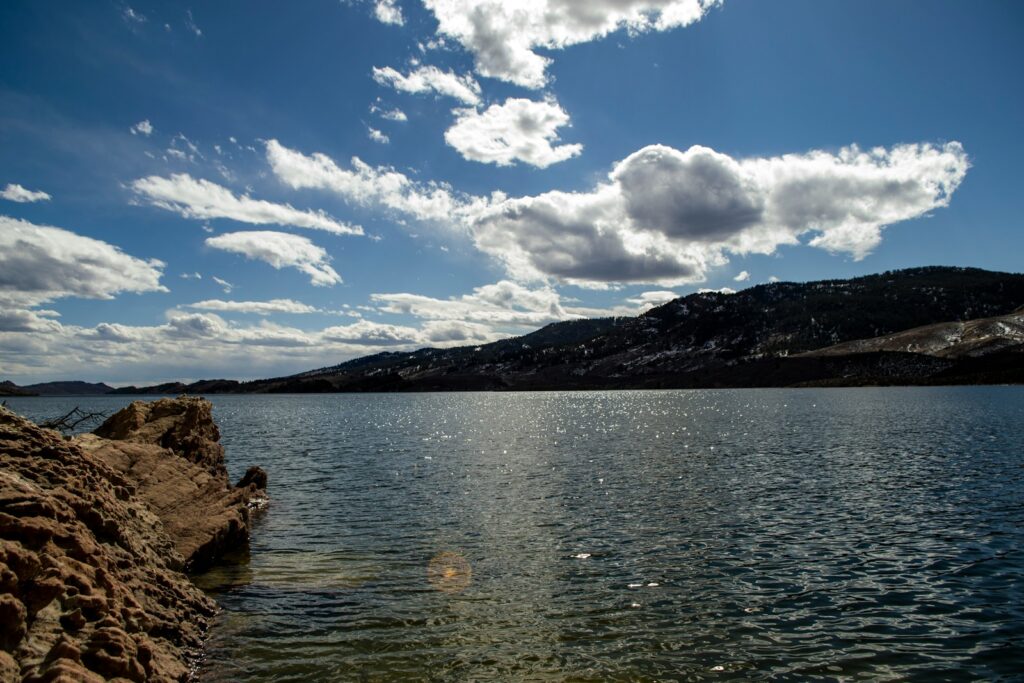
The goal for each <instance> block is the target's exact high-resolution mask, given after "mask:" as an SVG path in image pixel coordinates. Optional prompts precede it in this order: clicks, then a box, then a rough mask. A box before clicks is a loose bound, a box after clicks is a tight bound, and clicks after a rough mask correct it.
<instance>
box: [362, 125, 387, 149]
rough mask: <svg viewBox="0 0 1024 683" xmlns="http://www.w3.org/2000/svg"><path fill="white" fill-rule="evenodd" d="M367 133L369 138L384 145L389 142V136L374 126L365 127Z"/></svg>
mask: <svg viewBox="0 0 1024 683" xmlns="http://www.w3.org/2000/svg"><path fill="white" fill-rule="evenodd" d="M367 135H369V137H370V139H371V140H373V141H374V142H377V143H380V144H382V145H386V144H388V143H389V142H391V138H389V137H388V136H387V135H384V133H382V132H380V131H379V130H377V129H376V128H369V127H367Z"/></svg>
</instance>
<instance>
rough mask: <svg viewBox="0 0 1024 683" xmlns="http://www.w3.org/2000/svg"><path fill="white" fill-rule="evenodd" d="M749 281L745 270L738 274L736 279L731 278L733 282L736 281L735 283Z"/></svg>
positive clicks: (748, 275) (748, 274)
mask: <svg viewBox="0 0 1024 683" xmlns="http://www.w3.org/2000/svg"><path fill="white" fill-rule="evenodd" d="M749 279H750V273H748V272H747V271H745V270H744V271H742V272H740V274H739V275H737V276H736V277H734V278H733V280H734V281H736V282H746V281H747V280H749Z"/></svg>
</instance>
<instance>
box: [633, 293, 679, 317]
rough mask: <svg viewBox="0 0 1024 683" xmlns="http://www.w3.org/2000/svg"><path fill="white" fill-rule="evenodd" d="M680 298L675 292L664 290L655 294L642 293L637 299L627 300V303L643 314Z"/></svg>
mask: <svg viewBox="0 0 1024 683" xmlns="http://www.w3.org/2000/svg"><path fill="white" fill-rule="evenodd" d="M678 298H679V295H678V294H676V293H675V292H672V291H668V290H663V289H662V290H656V291H653V292H641V293H640V294H638V295H637V296H635V297H631V298H629V299H626V301H628V302H629V303H631V304H633V305H634V306H636V307H637V308H638V309H639V310H640V312H643V311H646V310H649V309H652V308H654V307H655V306H661V305H662V304H667V303H668V302H669V301H673V300H674V299H678Z"/></svg>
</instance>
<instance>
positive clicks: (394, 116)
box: [380, 109, 409, 123]
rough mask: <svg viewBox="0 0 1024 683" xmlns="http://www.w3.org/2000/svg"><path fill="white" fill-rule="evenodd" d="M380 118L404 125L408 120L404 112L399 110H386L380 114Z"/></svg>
mask: <svg viewBox="0 0 1024 683" xmlns="http://www.w3.org/2000/svg"><path fill="white" fill-rule="evenodd" d="M380 116H381V118H383V119H387V120H388V121H395V122H397V123H405V122H406V121H408V120H409V117H408V116H406V115H405V112H404V111H402V110H401V109H388V110H387V111H384V112H381V115H380Z"/></svg>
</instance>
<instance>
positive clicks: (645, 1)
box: [424, 0, 721, 88]
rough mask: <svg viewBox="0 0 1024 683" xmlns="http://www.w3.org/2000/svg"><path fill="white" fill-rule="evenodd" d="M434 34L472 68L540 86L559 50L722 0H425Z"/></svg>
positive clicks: (659, 26)
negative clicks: (550, 53)
mask: <svg viewBox="0 0 1024 683" xmlns="http://www.w3.org/2000/svg"><path fill="white" fill-rule="evenodd" d="M424 4H425V5H426V6H427V8H428V9H430V10H431V11H433V13H434V15H435V16H436V17H437V21H438V29H437V31H438V33H439V34H440V35H442V36H447V37H449V38H452V39H454V40H456V41H458V42H459V43H461V44H462V45H463V47H465V48H466V50H468V51H469V52H470V53H472V55H473V57H474V59H475V62H476V70H477V72H478V73H480V74H481V75H484V76H489V77H492V78H499V79H501V80H504V81H509V82H511V83H515V84H517V85H521V86H524V87H527V88H541V87H543V86H544V85H545V83H546V82H547V76H546V74H545V71H546V69H547V66H548V64H549V63H550V62H551V59H550V58H548V57H544V56H541V55H539V54H537V52H536V49H537V48H541V49H546V50H559V49H562V48H565V47H568V46H570V45H576V44H578V43H585V42H589V41H592V40H597V39H599V38H603V37H604V36H606V35H608V34H609V33H612V32H614V31H618V30H621V29H625V30H627V31H629V32H630V33H631V34H636V33H643V32H646V31H667V30H669V29H673V28H678V27H682V26H688V25H690V24H692V23H694V22H696V21H699V20H700V19H701V18H702V17H703V16H704V14H705V13H706V12H707V11H708V10H709V9H710V8H711V7H713V6H715V5H718V4H721V0H587V1H586V2H580V1H579V0H424Z"/></svg>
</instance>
